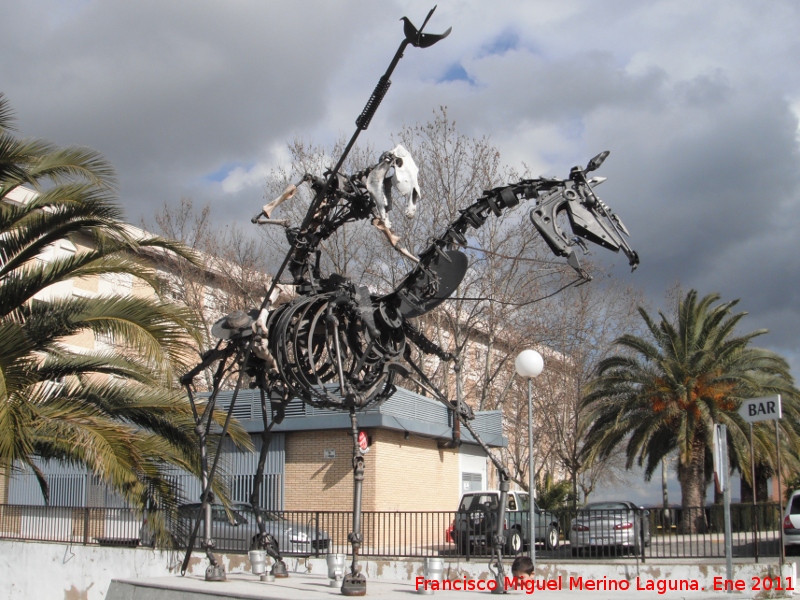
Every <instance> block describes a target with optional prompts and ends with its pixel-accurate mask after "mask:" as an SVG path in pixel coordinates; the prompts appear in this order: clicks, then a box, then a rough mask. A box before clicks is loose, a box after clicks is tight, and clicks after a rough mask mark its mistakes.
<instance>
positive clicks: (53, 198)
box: [0, 94, 238, 508]
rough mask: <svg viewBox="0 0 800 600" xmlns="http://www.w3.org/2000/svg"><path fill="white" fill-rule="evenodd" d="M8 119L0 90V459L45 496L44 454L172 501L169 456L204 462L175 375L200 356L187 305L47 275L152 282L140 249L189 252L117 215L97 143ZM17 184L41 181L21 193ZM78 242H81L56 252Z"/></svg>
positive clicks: (180, 463)
mask: <svg viewBox="0 0 800 600" xmlns="http://www.w3.org/2000/svg"><path fill="white" fill-rule="evenodd" d="M11 125H12V123H11V111H10V109H9V106H8V102H7V100H6V99H5V98H4V97H3V96H2V94H0V472H13V470H15V469H20V468H24V467H28V468H30V469H32V470H33V472H34V473H35V474H36V476H37V478H38V480H39V483H40V486H41V488H42V492H43V494H44V496H45V499H46V500H47V497H48V484H47V480H46V478H45V476H44V475H43V473H42V471H41V469H40V468H39V466H38V464H40V461H41V460H49V459H57V460H60V461H64V462H65V463H68V464H72V465H80V466H85V467H86V468H87V469H88V470H89V471H90V472H91V473H92V474H94V475H96V476H98V477H99V478H100V479H101V480H102V481H104V482H105V483H106V484H108V485H109V486H110V487H111V488H112V489H113V490H114V491H116V492H118V493H119V494H120V495H121V496H122V497H123V498H124V499H125V500H127V501H128V502H129V503H131V504H132V505H133V506H138V507H142V508H144V507H146V506H148V505H149V506H152V505H154V504H155V505H157V506H162V507H163V506H169V507H173V508H174V505H175V502H176V499H177V495H176V492H177V490H175V489H174V486H173V485H172V484H171V483H170V481H171V479H170V478H169V477H167V467H168V466H173V467H180V468H182V469H185V470H188V471H193V472H197V471H198V470H199V469H198V468H197V465H198V453H197V450H196V442H195V439H194V434H193V429H194V420H193V418H192V413H191V410H190V407H189V404H188V402H187V401H186V398H185V395H184V394H182V393H181V390H180V389H179V388H177V387H176V386H175V385H173V382H174V381H175V376H176V375H177V374H180V372H181V371H183V370H185V368H186V366H187V365H188V364H190V363H192V362H194V361H195V360H196V356H197V352H196V350H195V348H196V342H197V336H196V335H195V334H194V332H195V331H196V327H195V324H194V323H193V321H192V318H191V316H190V314H191V313H190V312H189V311H188V310H187V309H186V308H183V307H180V306H177V305H175V304H173V303H170V302H167V301H165V300H164V299H163V298H160V297H152V298H143V297H135V296H132V295H129V296H97V297H91V298H84V297H76V296H69V297H59V295H58V294H56V293H52V290H53V289H54V288H53V287H51V286H57V285H58V284H62V283H64V282H67V281H69V280H75V279H79V278H85V279H86V278H88V279H92V278H96V277H98V276H100V275H115V276H120V277H133V278H138V279H139V280H142V281H144V282H147V283H148V284H150V285H151V286H152V287H153V289H155V290H160V289H162V286H163V283H162V282H161V281H160V280H159V278H158V277H157V275H156V274H155V270H154V269H151V268H149V267H148V266H147V264H146V260H145V259H146V257H147V254H148V253H155V254H161V255H163V254H164V253H179V254H182V255H183V256H188V255H187V254H186V253H185V252H184V250H183V249H182V248H181V247H180V246H179V245H177V244H174V243H172V242H170V241H168V240H165V239H161V238H157V237H144V236H138V237H137V236H135V235H134V234H133V233H132V231H133V230H132V228H130V227H128V226H126V225H125V224H124V223H123V221H122V220H121V219H122V213H121V210H120V208H119V207H118V206H116V204H115V203H114V174H113V170H112V168H111V167H110V165H109V164H108V163H107V162H106V161H105V160H104V159H103V158H102V157H101V156H100V155H99V154H97V153H96V152H94V151H92V150H88V149H83V148H74V147H68V148H59V147H56V146H54V145H53V144H50V143H48V142H44V141H40V140H25V139H17V138H16V137H15V136H14V135H13V134H12V132H11ZM22 186H26V187H27V188H30V189H32V190H34V191H35V193H29V194H27V197H26V198H24V199H23V201H19V198H20V191H21V190H24V189H26V188H23V187H22ZM14 198H17V201H15V200H14ZM73 242H75V243H78V250H77V251H75V252H71V253H62V254H61V255H59V254H58V253H55V252H54V249H57V248H59V247H61V246H62V245H64V244H72V243H73ZM72 248H75V246H74V245H73V246H72ZM47 252H49V253H50V254H49V256H50V258H49V260H43V259H42V257H43V256H45V255H46V253H47ZM83 332H92V333H93V334H95V336H103V337H104V339H106V340H109V341H110V342H111V343H112V345H113V348H114V351H104V350H97V349H95V350H81V351H79V350H77V349H76V348H75V347H74V346H71V345H70V338H71V336H75V335H78V334H81V333H83ZM237 432H238V430H234V433H237Z"/></svg>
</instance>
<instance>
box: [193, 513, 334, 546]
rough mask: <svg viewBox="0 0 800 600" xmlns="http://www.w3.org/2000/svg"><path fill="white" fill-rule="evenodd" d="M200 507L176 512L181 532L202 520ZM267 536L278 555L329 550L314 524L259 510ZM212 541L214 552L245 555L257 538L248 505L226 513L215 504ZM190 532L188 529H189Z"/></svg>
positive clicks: (321, 533)
mask: <svg viewBox="0 0 800 600" xmlns="http://www.w3.org/2000/svg"><path fill="white" fill-rule="evenodd" d="M201 507H202V505H201V504H199V503H198V504H184V505H183V506H181V507H179V509H178V518H179V520H180V521H182V523H181V525H182V527H181V529H182V530H187V525H190V526H193V525H194V521H195V520H196V519H197V518H198V517H201ZM261 514H262V515H263V518H264V525H265V527H266V531H267V533H269V534H270V535H272V537H273V538H275V541H276V542H277V544H278V551H279V552H280V553H281V554H301V555H310V554H315V553H317V552H320V553H326V552H327V550H328V547H329V546H330V536H329V535H328V534H327V533H326V532H325V531H323V530H322V529H316V528H315V527H314V524H313V522H308V523H302V522H300V521H298V520H297V519H287V518H286V517H284V516H283V515H282V514H281V513H279V512H274V511H268V510H262V512H261ZM211 521H212V527H213V532H212V538H213V540H214V548H215V549H216V550H220V551H228V552H247V551H248V550H250V547H251V544H252V541H253V538H254V536H256V535H257V534H258V524H257V523H256V516H255V513H254V512H253V509H252V507H251V506H250V505H249V504H233V505H231V508H230V510H229V511H226V510H225V508H224V507H223V506H222V505H221V504H214V505H213V506H212V510H211ZM188 529H189V530H190V528H188ZM197 535H198V541H197V542H196V543H195V545H197V544H198V543H199V540H200V537H201V536H202V535H203V526H202V524H201V525H200V529H199V530H198V534H197Z"/></svg>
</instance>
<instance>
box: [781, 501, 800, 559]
mask: <svg viewBox="0 0 800 600" xmlns="http://www.w3.org/2000/svg"><path fill="white" fill-rule="evenodd" d="M783 546H784V548H786V554H789V555H791V554H795V553H796V552H797V551H798V550H800V490H795V491H793V492H792V495H791V496H790V497H789V502H787V503H786V509H785V510H784V513H783Z"/></svg>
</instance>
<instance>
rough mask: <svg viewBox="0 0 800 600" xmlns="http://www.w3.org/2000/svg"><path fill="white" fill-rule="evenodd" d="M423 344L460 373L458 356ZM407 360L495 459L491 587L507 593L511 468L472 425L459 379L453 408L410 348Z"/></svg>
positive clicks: (496, 590) (427, 349)
mask: <svg viewBox="0 0 800 600" xmlns="http://www.w3.org/2000/svg"><path fill="white" fill-rule="evenodd" d="M423 337H424V336H423ZM424 345H427V346H428V347H426V348H424V349H423V348H421V349H423V351H424V352H426V353H427V354H436V355H438V356H439V357H440V358H443V359H444V358H445V357H446V360H453V361H455V368H454V370H455V371H456V374H458V371H459V370H460V364H459V361H458V360H457V359H456V357H454V356H452V355H448V354H447V353H445V352H444V351H443V350H441V348H439V347H438V346H437V345H436V344H434V343H433V342H431V341H430V340H427V338H425V344H424ZM405 359H406V362H408V364H409V365H411V367H412V369H413V370H414V372H415V373H416V374H417V376H418V377H419V378H420V381H418V383H420V384H421V385H422V386H423V387H425V388H427V389H428V390H429V391H431V392H432V393H433V397H434V398H435V399H437V400H439V402H442V403H443V404H444V405H445V406H447V408H448V409H450V410H451V411H453V413H454V415H455V418H456V419H458V421H459V422H460V423H461V425H462V426H464V427H465V428H466V429H467V431H469V432H470V434H471V435H472V437H473V438H474V439H475V441H476V442H478V444H479V445H480V447H481V448H483V451H484V452H485V453H486V455H487V456H488V457H489V460H491V461H492V464H494V466H495V468H496V469H497V474H498V478H499V479H500V503H499V505H498V507H497V513H496V517H497V518H496V520H495V522H494V532H493V534H492V535H491V538H490V540H489V541H490V542H491V545H492V558H491V560H490V561H489V570H490V571H491V572H492V574H493V575H494V578H495V581H496V582H497V585H496V586H495V589H494V590H492V593H493V594H504V593H506V590H505V577H506V575H505V568H504V567H503V546H504V545H505V541H506V539H505V536H504V535H503V524H504V522H505V516H506V504H507V502H508V490H509V487H510V486H509V481H510V480H511V474H510V473H509V472H508V468H507V467H506V466H505V465H504V464H503V463H501V462H500V461H499V460H498V459H497V457H496V456H495V455H494V454H492V452H491V451H490V450H489V447H488V446H487V445H486V443H485V442H484V441H483V440H482V439H481V437H480V436H479V435H478V433H477V432H476V431H475V429H473V427H472V426H471V425H470V420H471V419H474V418H475V416H474V414H473V413H472V409H471V408H470V407H469V406H468V405H467V404H466V403H465V402H464V401H463V399H462V393H461V385H460V383H459V381H458V379H457V381H456V403H455V407H454V406H453V403H452V402H450V401H449V400H448V399H447V397H446V396H445V395H444V393H443V392H442V391H441V390H439V388H438V387H436V385H434V383H433V382H432V381H431V380H430V379H428V377H427V376H426V375H425V373H423V371H422V369H420V367H419V365H417V364H416V363H415V362H414V361H413V360H412V359H411V353H410V351H409V352H406V356H405Z"/></svg>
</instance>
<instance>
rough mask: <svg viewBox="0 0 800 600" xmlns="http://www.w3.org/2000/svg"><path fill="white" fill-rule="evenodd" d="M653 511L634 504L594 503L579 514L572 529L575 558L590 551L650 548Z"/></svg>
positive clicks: (570, 536)
mask: <svg viewBox="0 0 800 600" xmlns="http://www.w3.org/2000/svg"><path fill="white" fill-rule="evenodd" d="M649 514H650V512H649V511H647V510H644V509H641V508H638V507H637V506H636V505H635V504H634V503H633V502H627V501H621V502H593V503H591V504H587V505H586V506H584V507H583V508H581V509H580V510H579V511H578V514H577V515H576V516H575V518H574V519H573V520H572V524H571V525H570V528H569V543H570V546H571V548H572V555H573V556H576V555H577V554H578V552H581V551H584V550H586V549H593V548H596V549H601V548H610V549H614V550H616V549H626V550H627V549H632V550H633V551H634V552H636V553H637V554H638V553H639V552H640V551H641V545H642V543H644V545H645V546H649V545H650V521H649V519H648V518H647V517H648V515H649Z"/></svg>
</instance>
